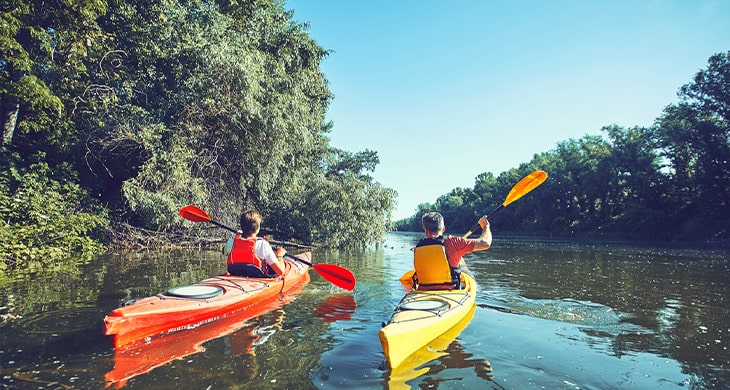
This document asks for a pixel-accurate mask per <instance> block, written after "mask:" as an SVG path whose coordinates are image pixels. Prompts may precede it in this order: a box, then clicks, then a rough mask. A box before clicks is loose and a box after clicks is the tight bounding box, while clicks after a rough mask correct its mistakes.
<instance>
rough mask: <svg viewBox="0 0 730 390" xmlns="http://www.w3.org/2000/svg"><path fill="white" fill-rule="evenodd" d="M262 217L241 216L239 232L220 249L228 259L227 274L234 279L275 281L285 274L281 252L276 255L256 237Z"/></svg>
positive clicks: (264, 242)
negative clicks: (241, 277) (249, 278)
mask: <svg viewBox="0 0 730 390" xmlns="http://www.w3.org/2000/svg"><path fill="white" fill-rule="evenodd" d="M261 221H262V218H261V214H259V213H258V212H257V211H254V210H249V211H244V212H243V214H241V230H239V231H238V234H236V236H235V237H232V238H230V239H229V240H228V242H227V243H226V246H225V247H224V248H223V253H224V254H226V255H228V263H227V264H228V273H230V274H231V275H236V276H250V277H276V276H277V275H281V274H283V273H284V261H283V260H282V257H283V256H284V254H285V253H286V250H284V248H278V249H277V250H276V252H274V250H273V249H272V248H271V245H270V244H269V242H268V241H266V239H264V238H261V237H256V236H257V235H258V234H259V230H260V229H261Z"/></svg>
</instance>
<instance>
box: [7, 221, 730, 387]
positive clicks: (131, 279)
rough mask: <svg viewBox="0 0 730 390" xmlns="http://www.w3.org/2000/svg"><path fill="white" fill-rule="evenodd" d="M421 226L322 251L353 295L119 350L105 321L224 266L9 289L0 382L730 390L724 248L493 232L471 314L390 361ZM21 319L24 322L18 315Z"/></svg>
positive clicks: (132, 260) (97, 271)
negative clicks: (397, 363)
mask: <svg viewBox="0 0 730 390" xmlns="http://www.w3.org/2000/svg"><path fill="white" fill-rule="evenodd" d="M417 238H418V235H415V234H408V233H392V234H389V235H388V237H387V239H386V241H385V242H384V245H383V247H382V248H380V249H377V250H372V251H366V252H346V251H322V250H320V251H316V252H315V258H314V262H316V263H331V264H337V265H341V266H344V267H347V268H348V269H350V270H351V271H353V273H354V274H355V276H356V277H357V279H358V282H357V287H356V289H355V290H354V291H352V292H347V291H343V290H340V289H337V288H335V287H333V286H332V285H331V284H330V283H328V282H327V281H326V280H324V279H322V278H321V277H319V276H318V275H317V274H316V272H315V271H314V270H311V271H310V273H311V275H312V281H311V282H310V283H309V284H308V285H307V286H305V287H304V288H303V289H301V290H300V291H297V292H296V293H295V294H293V295H289V296H284V297H281V300H280V301H279V302H277V303H275V304H274V305H272V307H271V310H270V311H268V312H266V313H265V314H262V315H259V316H257V317H254V318H251V319H245V318H243V319H241V318H236V317H231V318H227V319H226V320H225V321H222V322H221V323H218V324H210V325H211V326H207V325H205V326H201V327H200V328H197V329H194V330H191V331H187V332H181V333H178V334H176V335H174V337H171V338H169V339H161V340H158V341H156V342H153V343H151V344H150V345H148V346H147V347H145V348H140V349H136V350H133V351H126V352H125V353H121V352H120V351H114V349H113V348H112V347H111V343H110V341H109V340H108V339H107V338H105V337H104V336H102V335H101V319H102V318H103V317H104V315H105V314H106V313H108V312H109V311H111V310H112V309H114V308H116V307H117V306H119V305H121V304H122V303H123V302H125V301H127V300H129V299H135V298H141V297H144V296H149V295H154V294H156V293H159V292H161V291H165V290H167V289H168V288H171V287H175V286H180V285H185V284H189V283H192V282H194V281H196V280H200V279H203V278H205V277H208V276H210V275H213V274H216V273H220V272H222V271H223V269H224V259H223V257H222V255H220V253H219V252H216V251H184V252H172V253H170V252H150V253H138V254H109V255H107V256H105V257H103V258H102V259H99V261H96V262H93V263H91V264H87V265H84V266H82V267H81V269H79V270H76V271H62V272H57V273H54V274H53V275H48V276H46V275H34V276H25V277H22V278H19V280H16V281H15V282H13V283H11V284H7V285H0V307H2V306H6V307H9V309H4V310H3V311H0V314H2V315H4V317H5V318H6V321H5V322H3V323H2V325H0V388H19V389H38V388H53V389H69V388H83V389H94V388H100V389H101V388H105V387H110V388H125V389H149V388H155V389H167V388H169V389H178V388H196V389H228V388H241V389H243V388H272V389H279V388H289V389H291V388H303V389H307V388H311V389H314V388H318V389H342V388H352V389H383V388H391V389H401V388H403V389H407V388H442V389H451V388H465V389H475V388H479V389H485V388H486V389H649V388H651V389H654V388H662V389H688V388H689V389H712V388H728V387H730V351H728V343H729V342H730V338H729V336H728V334H729V333H730V323H728V322H727V318H730V317H729V314H730V313H729V311H730V310H729V309H728V307H727V302H726V301H727V299H728V297H730V294H729V291H728V281H730V269H729V267H730V260H729V259H730V256H728V252H726V251H713V250H687V249H658V248H651V247H642V248H637V247H630V246H620V245H593V246H588V245H575V244H569V243H545V242H537V241H526V240H518V239H514V240H508V239H504V238H502V239H500V237H497V238H496V239H495V245H494V247H493V248H492V249H490V250H488V251H485V252H479V253H475V254H472V255H469V256H468V257H467V262H468V264H469V267H470V270H471V271H472V273H473V274H474V275H475V276H476V279H477V282H478V284H479V291H478V296H477V308H476V310H475V312H474V314H473V318H472V319H471V321H469V322H467V323H466V324H465V327H464V328H463V330H461V331H460V332H459V331H458V329H457V330H455V332H453V333H454V334H449V335H446V336H445V337H444V338H443V339H440V340H436V341H435V342H434V343H432V345H431V348H430V349H428V350H424V351H422V353H421V354H419V356H418V359H420V360H418V359H416V360H415V361H411V362H410V363H408V364H407V365H406V366H405V367H401V368H399V369H397V370H395V371H392V370H390V369H388V368H387V366H386V365H385V358H384V356H383V353H382V350H381V348H380V344H379V342H378V336H377V333H378V330H379V329H380V326H381V322H382V321H385V320H387V319H388V318H389V316H390V313H391V311H392V309H393V308H394V307H395V304H396V303H397V302H398V301H399V300H400V298H401V297H402V295H403V288H402V287H401V285H400V283H399V281H398V279H399V277H400V276H401V275H402V274H403V273H405V272H406V271H408V270H409V269H410V265H411V263H410V261H411V256H412V255H411V252H410V248H411V247H412V246H413V245H414V243H415V241H416V240H417ZM11 315H12V316H18V317H19V318H15V319H10V317H11Z"/></svg>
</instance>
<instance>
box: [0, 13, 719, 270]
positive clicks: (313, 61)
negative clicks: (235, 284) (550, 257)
mask: <svg viewBox="0 0 730 390" xmlns="http://www.w3.org/2000/svg"><path fill="white" fill-rule="evenodd" d="M2 11H3V12H2V14H0V113H1V114H2V115H1V116H0V118H2V130H1V132H2V133H1V136H2V137H1V138H0V142H1V143H0V153H1V157H2V160H1V161H0V163H1V164H0V166H1V167H2V172H0V216H1V218H0V237H2V240H1V241H0V255H1V256H2V262H0V263H1V264H0V266H2V268H8V267H10V268H12V267H17V266H21V265H22V264H27V267H36V266H40V265H43V266H45V265H48V264H52V263H53V262H54V261H55V260H56V259H60V258H62V257H64V256H67V254H68V253H69V252H80V253H92V252H94V251H96V250H98V249H99V242H100V237H101V234H100V233H101V231H103V230H104V229H114V228H116V227H118V226H121V225H122V224H124V226H133V227H138V228H140V229H145V231H153V232H166V233H180V232H186V233H190V232H194V233H198V234H201V235H203V234H207V235H210V234H221V235H224V234H226V233H225V232H219V231H212V230H210V229H211V226H206V225H205V224H197V225H195V224H193V225H191V224H189V223H187V222H185V221H184V220H182V218H180V217H179V216H178V215H177V210H178V209H179V208H180V207H181V206H183V205H186V204H191V203H192V204H197V205H199V206H201V207H202V208H204V209H206V210H208V211H209V212H210V214H211V215H213V216H214V218H215V219H216V220H218V221H220V222H223V223H225V224H227V225H232V226H233V225H235V224H236V220H237V217H238V215H239V213H240V212H241V211H242V209H246V208H255V209H258V210H259V211H261V213H262V214H263V215H264V217H265V228H266V229H267V231H268V232H269V233H272V234H274V235H275V236H276V238H282V239H298V240H300V241H302V242H307V243H313V242H316V243H319V244H321V245H329V246H346V245H355V246H361V245H366V244H368V243H373V242H377V241H378V240H379V239H380V238H382V236H383V235H384V233H385V231H386V229H387V228H388V226H389V223H390V221H389V220H390V212H391V210H392V208H393V204H394V199H395V197H396V194H395V192H394V191H393V190H392V189H389V188H385V187H383V186H382V185H381V184H379V183H377V182H375V181H374V180H373V178H372V177H371V176H370V175H369V172H372V171H373V170H374V169H375V167H376V166H377V164H378V163H379V160H378V156H377V153H376V152H373V151H369V150H365V151H357V152H350V151H346V150H339V149H336V148H333V147H332V146H330V145H329V138H328V136H327V134H328V133H329V131H331V129H332V123H330V122H328V121H327V120H326V117H325V116H326V112H327V109H328V106H329V103H330V101H331V99H332V98H333V96H332V95H331V93H330V91H329V88H328V84H327V80H326V78H325V75H324V74H322V72H321V70H320V63H321V61H322V60H323V59H324V58H325V57H326V56H327V55H328V52H327V51H326V50H324V49H323V48H321V47H320V46H319V45H318V44H317V43H316V42H315V41H314V40H312V39H311V38H310V37H309V35H308V33H307V25H306V24H301V23H298V22H296V21H294V20H293V19H292V14H291V13H290V12H287V11H286V10H285V8H284V3H283V1H282V0H243V1H234V0H182V1H170V0H141V1H128V0H79V1H74V2H60V1H43V2H41V1H25V0H8V1H5V2H3V4H2ZM728 85H730V60H729V59H728V54H717V55H715V56H713V57H712V58H710V60H709V65H708V68H707V69H705V70H702V71H700V72H699V73H698V74H697V75H696V76H695V78H694V79H693V81H692V82H691V83H689V84H687V85H685V86H684V87H682V88H681V89H680V97H681V98H682V100H681V102H680V103H679V104H677V105H671V106H668V107H667V108H666V109H665V110H664V112H663V113H662V115H661V116H660V117H659V118H658V119H657V121H656V124H655V126H653V127H651V128H620V127H617V126H609V127H606V128H605V129H604V135H605V136H603V137H601V136H586V137H585V138H583V139H580V140H568V141H565V142H563V143H561V144H559V145H558V146H557V148H556V149H555V150H552V151H549V152H545V153H541V154H538V155H535V157H534V158H533V160H532V161H530V162H528V163H525V164H523V165H522V166H520V167H518V168H515V169H512V170H510V171H507V172H504V173H502V174H500V175H499V176H496V177H495V176H494V175H493V174H491V173H484V174H481V175H479V176H478V177H477V178H476V182H475V185H474V187H473V188H471V189H462V188H457V189H455V190H453V191H452V192H451V193H449V194H446V195H444V196H442V197H441V198H439V199H438V200H437V201H436V203H435V204H422V205H421V206H420V207H419V210H418V211H417V214H416V215H414V217H413V218H410V219H409V220H406V221H401V222H400V223H399V228H401V229H415V230H418V229H419V227H418V218H419V217H420V214H422V213H423V212H424V211H427V210H439V211H441V212H443V213H444V214H445V215H446V218H447V220H448V221H449V226H450V228H451V230H452V231H454V230H465V229H466V228H467V227H468V226H469V225H471V224H472V223H473V222H474V221H475V220H476V218H477V217H478V214H479V213H482V212H484V210H487V209H491V208H492V207H494V206H495V205H496V204H499V203H501V201H502V199H503V198H502V197H503V196H504V195H505V194H506V192H507V191H508V190H509V188H510V187H511V186H512V185H513V184H514V183H516V182H517V181H518V180H519V179H520V178H521V177H522V176H523V175H525V174H527V173H529V172H530V171H532V170H534V169H543V170H545V171H547V172H548V173H549V174H550V179H548V181H547V182H546V183H545V184H544V185H543V186H541V187H540V188H539V190H536V191H534V193H531V194H529V195H528V196H527V197H525V198H523V199H521V200H520V201H519V202H516V203H514V204H513V205H510V206H509V207H508V208H506V209H505V210H504V211H503V212H502V214H500V216H499V220H498V221H497V226H498V227H499V228H502V229H504V230H511V231H530V232H536V233H550V234H557V235H564V234H569V233H576V232H582V233H586V232H600V233H602V234H612V235H613V234H615V235H617V236H619V237H627V236H630V237H643V238H656V239H672V238H690V239H727V238H728V234H729V233H728V222H727V221H728V216H729V215H728V213H729V211H728V210H730V208H729V207H728V198H729V197H730V194H729V191H730V190H729V189H730V183H729V181H730V178H729V177H728V175H729V173H728V172H730V170H728V169H727V168H728V160H729V157H730V156H729V154H730V146H729V142H728V136H729V135H728V128H729V122H730V119H729V118H728V116H729V114H728V113H729V112H730V109H729V107H730V104H729V103H728V102H729V100H730V99H729V98H728V94H729V93H728ZM343 131H346V129H344V130H343ZM107 232H108V230H107ZM211 232H215V233H211ZM115 237H117V236H115ZM34 262H37V263H38V265H31V264H34Z"/></svg>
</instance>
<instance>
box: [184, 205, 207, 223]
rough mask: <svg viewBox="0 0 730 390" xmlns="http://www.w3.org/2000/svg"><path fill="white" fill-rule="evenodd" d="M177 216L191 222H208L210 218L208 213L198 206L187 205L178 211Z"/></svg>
mask: <svg viewBox="0 0 730 390" xmlns="http://www.w3.org/2000/svg"><path fill="white" fill-rule="evenodd" d="M179 214H180V216H181V217H183V218H185V219H187V220H188V221H193V222H210V221H211V218H210V215H208V213H206V212H205V211H203V210H202V209H201V208H200V207H198V206H193V205H188V206H185V207H183V208H181V209H180V211H179Z"/></svg>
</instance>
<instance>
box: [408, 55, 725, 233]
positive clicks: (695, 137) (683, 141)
mask: <svg viewBox="0 0 730 390" xmlns="http://www.w3.org/2000/svg"><path fill="white" fill-rule="evenodd" d="M678 96H679V98H680V101H679V103H678V104H671V105H669V106H667V107H666V108H665V109H664V110H663V111H662V113H661V115H660V116H659V117H658V118H657V119H656V121H655V123H654V125H653V126H651V127H649V128H645V127H630V128H625V127H620V126H616V125H612V126H606V127H604V128H603V129H602V133H603V134H602V135H587V136H585V137H583V138H582V139H578V140H574V139H571V140H568V141H565V142H561V143H559V144H558V145H557V147H556V148H555V149H553V150H551V151H548V152H545V153H541V154H536V155H535V156H534V157H533V159H532V160H531V161H530V162H528V163H525V164H522V165H520V166H519V167H518V168H514V169H511V170H509V171H507V172H503V173H501V174H500V175H499V176H496V177H495V176H494V175H493V174H492V173H489V172H487V173H482V174H480V175H479V176H477V177H476V180H475V183H474V187H473V188H456V189H454V190H452V191H451V192H449V193H448V194H445V195H442V196H441V197H439V198H438V199H437V200H436V202H435V203H433V204H429V203H424V204H420V205H419V206H418V209H417V211H416V214H415V215H413V216H412V217H410V218H406V219H404V220H401V221H398V222H397V223H396V229H397V230H402V231H420V230H422V228H421V224H420V218H421V216H422V215H423V214H424V213H426V212H429V211H439V212H441V213H442V214H443V215H444V218H445V220H446V224H447V227H448V229H449V232H451V234H459V232H466V231H468V229H469V227H470V226H471V225H472V224H474V223H475V222H476V220H477V219H478V218H479V216H481V215H483V214H486V213H487V212H489V211H491V210H493V209H494V208H495V207H496V206H499V205H500V204H502V202H504V200H505V197H506V196H507V193H508V192H509V190H510V189H511V188H512V186H514V185H515V184H516V183H517V182H518V181H519V180H520V179H521V178H522V177H523V176H525V175H527V174H528V173H530V172H532V171H534V170H537V169H541V170H544V171H546V172H548V174H549V176H550V177H549V178H548V179H547V181H546V182H545V183H544V184H542V185H541V186H540V187H538V188H537V189H535V190H534V191H532V192H530V193H529V194H528V195H526V196H525V197H524V198H522V199H520V200H518V201H516V202H515V203H512V204H510V205H509V206H508V207H506V208H505V209H504V210H502V211H500V213H499V214H497V215H496V216H495V217H494V218H493V229H494V230H495V231H500V232H512V233H520V234H539V235H551V236H554V237H568V236H570V237H585V238H597V237H604V238H614V239H633V240H659V241H668V240H679V241H701V242H728V240H729V239H730V52H728V53H720V54H716V55H713V56H712V57H710V59H709V61H708V66H707V69H704V70H700V71H699V72H698V73H697V74H696V75H695V77H694V79H693V80H692V81H691V82H689V83H688V84H686V85H684V86H682V87H681V88H680V89H679V92H678Z"/></svg>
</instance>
